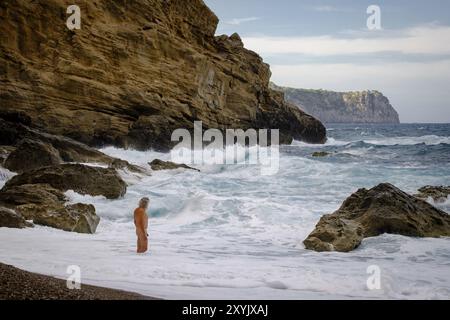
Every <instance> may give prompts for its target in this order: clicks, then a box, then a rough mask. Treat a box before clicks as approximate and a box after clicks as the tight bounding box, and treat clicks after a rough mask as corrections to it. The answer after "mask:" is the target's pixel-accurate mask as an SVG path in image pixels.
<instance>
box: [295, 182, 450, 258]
mask: <svg viewBox="0 0 450 320" xmlns="http://www.w3.org/2000/svg"><path fill="white" fill-rule="evenodd" d="M383 233H393V234H400V235H405V236H411V237H441V236H446V237H448V236H450V215H448V214H447V213H446V212H444V211H441V210H439V209H437V208H435V207H433V206H431V205H430V204H428V203H427V202H425V201H422V200H420V199H417V198H415V197H413V196H411V195H409V194H406V193H405V192H403V191H401V190H400V189H398V188H396V187H395V186H393V185H391V184H387V183H384V184H380V185H378V186H376V187H374V188H372V189H370V190H366V189H360V190H358V191H357V192H356V193H354V194H353V195H351V196H350V197H349V198H347V199H346V200H345V201H344V203H343V204H342V206H341V207H340V208H339V210H337V211H336V212H334V213H333V214H329V215H325V216H323V217H322V218H321V219H320V221H319V223H318V224H317V226H316V228H315V230H314V231H313V232H312V233H311V234H310V235H309V236H308V237H307V238H306V240H305V241H304V242H303V243H304V245H305V247H306V249H310V250H315V251H340V252H348V251H351V250H353V249H355V248H357V247H358V246H359V245H360V244H361V241H362V240H363V239H364V238H368V237H374V236H378V235H380V234H383Z"/></svg>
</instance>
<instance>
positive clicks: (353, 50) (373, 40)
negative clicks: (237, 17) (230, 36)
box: [243, 25, 450, 56]
mask: <svg viewBox="0 0 450 320" xmlns="http://www.w3.org/2000/svg"><path fill="white" fill-rule="evenodd" d="M448 39H450V27H449V26H435V25H424V26H418V27H414V28H408V29H403V30H394V31H388V30H385V31H381V32H380V31H367V32H363V33H361V32H359V33H355V34H354V35H353V36H351V35H350V36H349V35H348V34H347V35H343V34H341V35H338V36H331V35H324V36H312V37H266V36H258V37H246V38H244V39H243V41H244V43H245V45H246V47H247V48H249V49H251V50H254V51H256V52H259V53H261V54H263V55H276V54H304V55H313V56H332V55H350V54H374V53H382V52H397V53H403V54H450V41H448Z"/></svg>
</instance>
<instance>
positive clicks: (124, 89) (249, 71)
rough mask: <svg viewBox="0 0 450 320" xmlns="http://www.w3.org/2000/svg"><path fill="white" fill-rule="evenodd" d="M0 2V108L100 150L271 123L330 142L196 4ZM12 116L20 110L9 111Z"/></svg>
mask: <svg viewBox="0 0 450 320" xmlns="http://www.w3.org/2000/svg"><path fill="white" fill-rule="evenodd" d="M71 4H73V3H72V2H70V1H66V0H45V1H44V0H42V1H40V0H37V1H28V0H15V1H10V0H6V1H1V2H0V106H1V108H0V113H3V114H10V113H15V114H17V113H20V114H21V115H24V116H23V117H22V118H26V119H27V121H28V120H29V121H28V122H29V123H28V124H29V125H31V126H32V127H34V128H36V129H40V130H43V131H47V132H49V133H51V134H57V135H64V136H66V137H69V138H72V139H75V140H78V141H80V142H83V143H86V144H89V145H91V146H92V145H93V146H99V145H105V144H112V145H116V146H119V147H134V148H138V149H147V148H155V149H159V150H167V149H168V148H170V146H171V143H170V137H171V133H172V131H173V130H174V129H177V128H192V127H193V121H194V120H201V121H203V126H204V128H205V129H207V128H219V129H225V128H242V129H247V128H256V129H258V128H277V129H280V133H281V140H282V142H284V143H289V142H290V141H292V139H298V140H303V141H307V142H310V143H323V142H324V141H325V139H326V138H325V134H326V132H325V128H324V127H323V125H322V124H321V123H320V122H319V121H317V120H316V119H314V118H313V117H311V116H308V115H307V114H305V113H304V112H302V111H300V110H298V109H297V108H295V107H294V106H292V105H290V104H288V103H285V102H284V100H283V96H282V95H281V94H279V93H276V92H274V91H272V90H270V89H269V79H270V76H271V73H270V69H269V66H268V65H267V64H265V63H264V62H263V61H262V59H261V58H260V57H259V56H258V55H257V54H256V53H254V52H252V51H249V50H246V49H245V48H244V47H243V43H242V41H241V39H240V38H239V36H238V35H237V34H234V35H232V36H230V37H228V36H219V37H216V36H215V31H216V27H217V23H218V18H217V17H216V16H215V15H214V13H213V12H211V11H210V10H209V9H208V7H207V6H206V5H205V4H204V3H203V2H202V1H201V0H190V1H185V0H117V1H109V0H92V1H80V2H79V3H78V5H79V6H80V9H81V29H80V30H74V31H71V30H69V29H68V28H67V26H66V20H67V18H68V17H69V14H67V13H66V10H67V7H68V6H69V5H71ZM16 118H17V117H16Z"/></svg>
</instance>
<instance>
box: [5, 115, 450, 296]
mask: <svg viewBox="0 0 450 320" xmlns="http://www.w3.org/2000/svg"><path fill="white" fill-rule="evenodd" d="M327 135H328V141H327V143H326V144H324V145H310V144H306V143H303V142H299V141H294V142H293V143H292V144H291V145H288V146H281V147H280V162H279V171H278V173H277V174H275V175H271V176H266V175H262V174H261V170H260V168H259V167H258V165H248V164H242V163H241V164H230V165H201V166H197V168H198V169H200V170H201V171H200V172H196V171H192V170H183V169H177V170H174V171H158V172H153V173H152V174H151V176H148V175H142V174H136V173H133V172H127V171H121V172H120V174H121V175H122V177H123V178H124V179H125V181H126V182H127V183H128V185H129V186H128V191H127V194H126V195H125V196H124V197H123V198H121V199H118V200H108V199H106V198H104V197H91V196H82V195H79V194H77V193H75V192H73V191H68V192H67V193H66V194H67V196H68V197H69V199H70V201H71V202H83V203H92V204H93V205H95V207H96V210H97V214H98V215H99V216H100V217H101V222H100V224H99V226H98V229H97V232H96V234H94V235H84V234H76V233H70V232H64V231H60V230H56V229H51V228H47V227H41V226H36V227H35V228H32V229H31V228H30V229H26V230H15V229H5V228H2V229H0V243H1V246H0V261H1V262H3V263H7V264H12V265H14V266H17V267H19V268H22V269H25V270H28V271H32V272H38V273H43V274H46V275H51V276H55V277H58V278H61V279H67V278H68V277H69V276H70V271H71V270H73V269H71V268H70V267H71V266H77V267H79V268H80V269H79V270H80V271H81V282H82V284H93V285H99V286H105V287H111V288H117V289H123V290H127V291H134V292H138V293H141V294H144V295H149V296H153V297H160V298H165V299H244V300H245V299H450V238H440V239H433V238H412V237H405V236H400V235H390V234H385V235H381V236H378V237H373V238H368V239H365V240H364V241H363V243H362V245H361V246H360V247H359V248H358V249H356V250H354V251H352V252H350V253H338V252H325V253H318V252H314V251H309V250H306V249H305V248H304V245H303V244H302V241H303V240H304V239H305V238H306V237H307V236H308V234H309V233H310V232H311V231H313V229H314V227H315V225H316V223H317V222H318V221H319V219H320V217H321V216H322V215H324V214H329V213H332V212H334V211H336V210H337V209H338V208H339V207H340V205H341V204H342V202H343V201H344V200H345V199H346V198H347V197H349V196H350V195H351V194H352V193H353V192H355V191H357V190H358V189H359V188H372V187H374V186H375V185H377V184H379V183H382V182H389V183H392V184H394V185H395V186H397V187H399V188H400V189H402V190H404V191H406V192H409V193H411V194H414V193H416V192H417V189H418V188H420V187H423V186H425V185H450V124H401V125H379V124H378V125H375V124H327ZM101 151H102V152H105V153H107V154H109V155H111V156H115V157H119V158H121V159H125V160H128V161H129V162H131V163H134V164H137V165H141V166H143V167H145V168H147V169H149V165H148V162H150V161H152V160H153V159H157V158H158V159H162V160H170V159H171V158H170V154H164V153H159V152H155V151H147V152H140V151H134V150H122V149H117V148H113V147H107V148H104V149H101ZM321 151H325V152H328V153H329V155H328V156H326V157H313V156H312V154H313V153H314V152H321ZM248 156H249V151H248V150H246V149H245V148H241V151H240V153H239V157H241V158H243V159H245V157H248ZM91 165H92V164H91ZM99 165H100V164H99ZM12 175H13V173H11V172H8V171H7V170H4V169H2V171H1V172H0V187H1V186H2V185H3V184H4V183H5V181H6V180H7V179H8V178H10V177H11V176H12ZM144 196H146V197H149V198H150V208H149V216H150V225H149V234H150V237H149V240H150V250H149V252H148V253H147V254H144V255H138V254H136V253H135V249H136V248H135V246H136V236H135V231H134V225H133V210H134V209H135V208H136V206H137V203H138V201H139V199H140V198H141V197H144ZM428 201H429V202H430V203H431V204H433V205H435V206H437V207H439V208H440V209H442V210H444V211H446V212H448V213H450V199H447V200H446V201H444V202H442V203H434V202H433V200H432V199H428ZM373 270H377V272H376V274H375V276H377V277H378V278H379V285H378V286H375V288H374V286H373V285H372V286H371V285H370V283H372V284H373V276H374V273H373ZM68 271H69V273H68ZM368 284H369V285H368Z"/></svg>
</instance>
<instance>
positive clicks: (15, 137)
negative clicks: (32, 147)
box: [0, 110, 144, 173]
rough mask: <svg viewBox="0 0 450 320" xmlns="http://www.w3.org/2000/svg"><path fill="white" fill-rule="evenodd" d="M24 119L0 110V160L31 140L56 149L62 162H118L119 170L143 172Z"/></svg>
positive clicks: (16, 114)
mask: <svg viewBox="0 0 450 320" xmlns="http://www.w3.org/2000/svg"><path fill="white" fill-rule="evenodd" d="M26 119H27V118H26V117H25V119H24V115H23V114H22V113H20V112H5V111H4V110H0V145H3V146H2V147H1V148H0V151H1V152H0V158H1V157H2V156H1V154H4V156H3V157H4V158H5V159H6V158H7V156H8V155H9V154H10V153H11V152H13V151H14V150H15V148H16V146H17V145H18V144H20V143H21V142H22V141H23V140H32V141H38V142H41V143H43V144H46V145H49V146H50V147H52V148H54V149H56V150H57V151H58V153H59V155H60V157H61V158H62V161H64V162H82V163H105V164H107V165H110V166H114V163H117V162H120V163H121V167H120V169H123V168H127V169H128V170H130V171H133V172H141V173H142V172H144V170H143V169H142V168H140V167H138V166H135V165H132V164H130V163H128V162H127V161H125V160H120V159H116V158H113V157H110V156H108V155H106V154H104V153H102V152H100V151H98V150H96V149H94V148H91V147H88V146H86V145H85V144H83V143H80V142H77V141H75V140H73V139H70V138H67V137H63V136H58V135H53V134H49V133H46V132H43V131H41V130H38V129H33V128H30V127H29V126H28V125H27V124H28V121H26ZM24 123H25V124H24ZM0 160H1V159H0Z"/></svg>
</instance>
